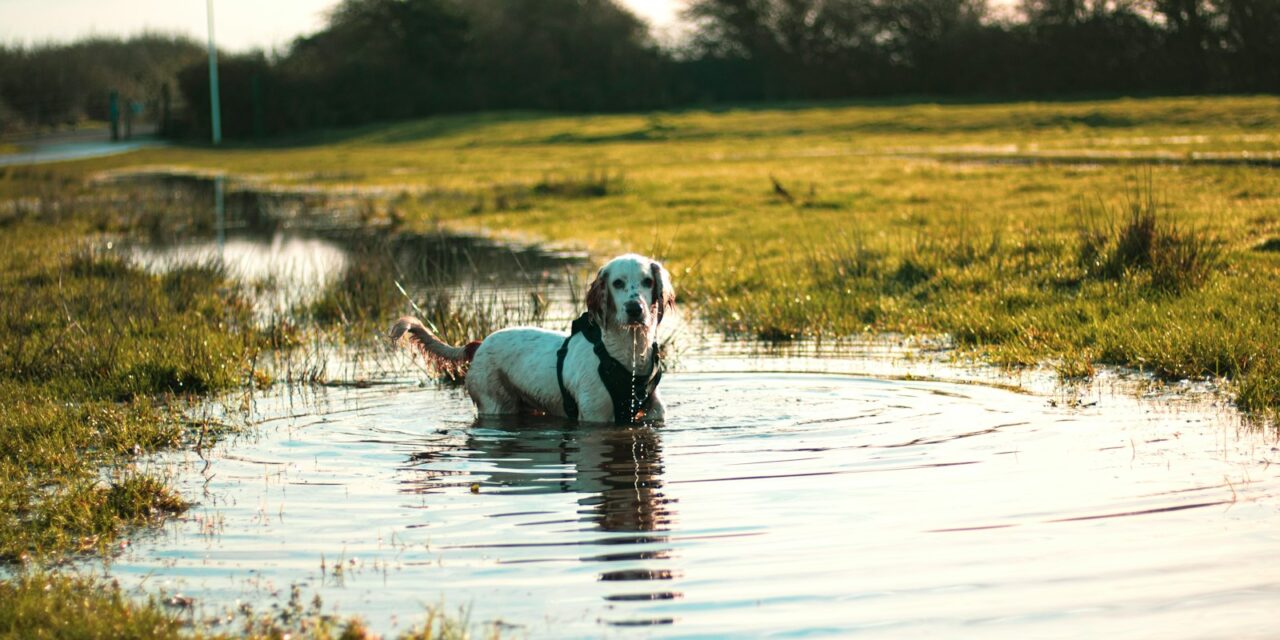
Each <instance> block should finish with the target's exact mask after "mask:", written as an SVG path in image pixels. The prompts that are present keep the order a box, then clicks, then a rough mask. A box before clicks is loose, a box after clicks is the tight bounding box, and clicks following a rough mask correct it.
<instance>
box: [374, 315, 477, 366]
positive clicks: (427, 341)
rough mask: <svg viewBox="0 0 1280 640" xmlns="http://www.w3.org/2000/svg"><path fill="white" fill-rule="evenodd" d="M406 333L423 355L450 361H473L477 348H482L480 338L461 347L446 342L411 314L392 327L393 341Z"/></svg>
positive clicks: (460, 362) (397, 340)
mask: <svg viewBox="0 0 1280 640" xmlns="http://www.w3.org/2000/svg"><path fill="white" fill-rule="evenodd" d="M406 333H407V334H409V340H410V342H412V343H413V344H414V346H416V347H418V349H419V350H420V351H422V354H423V355H425V356H427V357H428V358H435V359H439V360H444V361H446V362H450V363H457V364H462V363H465V362H471V360H472V359H473V358H475V357H476V349H479V348H480V341H479V340H472V341H471V342H468V343H467V344H465V345H463V346H461V347H455V346H453V345H450V344H446V343H445V342H444V341H442V340H441V339H440V338H437V337H436V334H434V333H431V330H430V329H428V328H427V327H426V326H425V325H423V324H422V321H421V320H418V319H417V318H414V317H411V316H405V317H403V318H400V319H399V320H397V321H396V324H395V326H393V327H391V334H390V335H391V341H392V342H393V343H394V342H399V341H400V339H401V338H403V337H404V335H405V334H406Z"/></svg>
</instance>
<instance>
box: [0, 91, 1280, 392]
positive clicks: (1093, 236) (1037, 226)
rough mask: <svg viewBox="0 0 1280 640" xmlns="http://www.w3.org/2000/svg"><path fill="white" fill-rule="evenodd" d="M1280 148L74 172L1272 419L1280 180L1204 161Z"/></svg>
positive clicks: (366, 145) (342, 151)
mask: <svg viewBox="0 0 1280 640" xmlns="http://www.w3.org/2000/svg"><path fill="white" fill-rule="evenodd" d="M1277 149H1280V98H1276V97H1264V96H1258V97H1222V98H1156V99H1140V100H1133V99H1121V100H1106V101H1090V102H1057V103H1009V104H929V103H924V102H907V103H883V104H876V103H852V104H799V105H775V106H769V105H763V106H748V107H741V108H728V109H721V110H716V111H699V110H689V111H682V112H670V113H651V114H623V115H608V116H553V115H543V114H533V113H510V114H480V115H466V116H446V117H440V118H431V119H426V120H420V121H413V122H405V123H395V124H387V125H376V126H367V127H363V128H358V129H351V130H343V131H333V132H326V133H322V134H315V135H312V136H308V137H305V138H298V139H294V140H292V141H290V143H289V144H287V145H281V146H274V147H237V148H229V149H226V150H212V149H208V148H169V149H152V150H145V151H141V152H138V153H135V154H129V155H126V156H120V157H114V158H106V159H101V160H95V161H90V162H82V163H70V164H67V165H63V166H62V167H60V168H59V169H58V171H60V172H62V174H64V175H73V176H83V175H85V174H87V173H91V172H93V171H97V170H102V169H111V168H114V169H118V168H122V167H129V166H141V165H150V166H154V165H162V166H175V165H176V166H186V167H192V168H197V169H206V170H207V169H216V170H225V171H230V172H232V173H239V174H246V175H252V176H254V177H255V178H256V179H258V180H262V181H265V182H266V183H268V184H274V185H276V186H279V187H283V188H295V187H312V186H314V187H320V188H337V189H345V188H348V187H351V186H360V187H364V188H374V189H382V190H383V192H384V193H385V194H387V197H388V199H390V200H392V201H394V202H395V218H396V220H397V221H398V224H401V225H402V227H403V228H406V229H419V230H422V229H430V228H434V227H435V226H436V225H444V226H446V227H451V228H455V229H465V230H483V231H488V232H493V233H497V234H499V235H503V236H507V237H511V238H515V239H530V238H537V239H543V240H550V241H553V242H560V243H571V244H577V245H579V246H585V247H587V248H589V249H590V250H591V251H592V252H593V253H594V254H596V255H597V256H600V257H605V256H607V255H609V254H613V253H618V252H622V251H641V252H647V253H652V254H656V255H659V256H660V257H662V258H664V259H665V260H666V261H667V262H668V266H669V267H670V268H672V271H673V273H674V275H675V277H676V286H677V287H678V288H679V290H680V295H681V298H682V300H684V301H686V302H694V303H696V305H697V309H698V311H699V313H700V314H701V315H702V317H704V318H705V319H707V320H709V321H711V322H712V323H713V324H714V325H715V326H717V327H719V328H720V329H722V330H724V331H727V332H729V333H733V334H740V335H743V336H747V337H763V338H768V339H783V340H785V339H793V338H801V337H814V336H818V337H823V338H832V337H841V336H849V335H853V334H859V333H863V332H903V333H910V334H947V335H950V336H951V337H952V339H953V341H954V343H955V344H956V345H957V346H959V347H961V348H962V349H965V350H967V351H972V352H979V353H981V354H983V355H985V356H986V357H988V358H989V359H990V360H991V361H993V362H996V363H1000V364H1006V365H1025V364H1033V363H1042V362H1062V363H1071V364H1068V365H1064V373H1067V374H1070V375H1071V376H1078V375H1079V374H1081V373H1082V372H1086V373H1087V372H1088V371H1090V370H1092V369H1091V368H1092V367H1093V366H1095V365H1098V364H1118V365H1124V366H1132V367H1136V368H1140V369H1143V370H1147V371H1151V372H1152V373H1154V374H1156V375H1158V376H1161V377H1167V378H1178V377H1186V376H1192V377H1214V376H1225V377H1227V378H1229V379H1230V380H1231V381H1232V384H1233V385H1234V388H1235V391H1236V398H1237V400H1238V402H1239V404H1240V406H1241V407H1243V408H1245V409H1248V410H1261V409H1266V408H1268V407H1277V406H1280V368H1278V366H1277V365H1276V364H1275V363H1276V362H1277V361H1280V347H1278V346H1277V345H1280V329H1277V328H1276V327H1280V316H1278V314H1277V310H1276V307H1275V303H1274V301H1273V299H1272V297H1271V296H1269V295H1267V292H1268V291H1270V290H1271V287H1272V285H1271V284H1270V283H1272V282H1274V281H1275V280H1276V277H1277V274H1278V273H1280V253H1277V252H1275V251H1273V250H1270V247H1271V246H1272V244H1270V243H1273V242H1274V241H1276V239H1277V238H1278V237H1280V215H1278V214H1277V213H1276V211H1277V210H1280V189H1277V188H1276V186H1277V181H1278V180H1277V174H1276V172H1275V170H1274V169H1272V168H1268V167H1265V166H1250V165H1240V164H1235V165H1232V164H1226V165H1218V164H1206V163H1202V162H1200V160H1202V159H1204V158H1227V159H1232V158H1236V159H1238V158H1245V157H1248V158H1254V159H1257V158H1267V157H1274V155H1275V154H1276V152H1277ZM1269 154H1270V155H1269ZM1010 158H1018V159H1019V160H1020V162H1018V163H1009V162H1007V160H1009V159H1010ZM1063 158H1068V159H1072V158H1074V160H1070V161H1068V162H1063V161H1061V160H1062V159H1063ZM1148 159H1150V160H1158V161H1159V162H1158V163H1150V162H1147V160H1148ZM1103 160H1105V162H1103ZM623 175H625V178H626V179H625V185H623V184H622V182H621V180H619V179H614V178H612V177H613V176H619V177H620V176H623ZM333 176H341V179H340V180H337V181H335V180H333V179H332V177H333ZM551 184H556V185H560V184H563V185H567V186H556V187H549V186H548V185H551ZM4 188H5V187H4V184H3V181H0V192H2V191H3V190H4ZM584 195H585V196H586V197H584ZM1144 225H1145V226H1144ZM1124 234H1128V235H1124Z"/></svg>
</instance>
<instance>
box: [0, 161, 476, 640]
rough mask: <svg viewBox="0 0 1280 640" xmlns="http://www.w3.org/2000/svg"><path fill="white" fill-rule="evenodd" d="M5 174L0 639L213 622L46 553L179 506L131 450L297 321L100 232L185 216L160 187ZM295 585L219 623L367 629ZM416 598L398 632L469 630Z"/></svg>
mask: <svg viewBox="0 0 1280 640" xmlns="http://www.w3.org/2000/svg"><path fill="white" fill-rule="evenodd" d="M15 174H16V175H17V176H18V177H16V178H15V177H14V174H10V175H9V178H10V179H11V180H14V181H15V182H16V184H11V185H10V187H11V188H13V189H15V190H21V191H24V192H25V193H28V194H31V196H32V197H34V198H36V200H35V201H33V202H31V203H28V204H29V205H30V206H23V207H21V208H17V209H11V210H9V211H7V212H6V213H5V214H0V292H3V295H4V297H5V300H6V304H4V305H0V564H3V565H5V570H6V571H9V572H11V573H10V574H9V575H8V577H7V578H6V579H5V580H2V581H0V637H14V638H33V637H34V638H41V637H48V638H58V637H86V638H176V637H229V636H227V635H224V634H223V633H221V632H219V633H214V630H215V628H214V627H208V626H206V625H204V624H196V625H195V626H194V627H192V626H191V623H190V620H189V615H188V613H187V612H186V611H185V610H184V609H182V607H174V606H170V605H166V604H162V603H160V602H158V601H157V600H155V599H154V598H153V599H144V598H140V597H138V596H131V595H128V594H125V593H124V592H122V591H121V590H120V589H119V587H117V586H115V585H113V584H110V583H104V582H102V581H101V580H97V579H93V578H87V577H80V576H77V575H76V574H74V573H70V574H68V573H65V572H62V571H59V570H58V567H59V566H60V564H61V562H62V560H64V559H65V558H67V557H68V556H69V555H77V554H97V555H104V556H110V555H112V554H113V553H114V552H115V551H116V550H117V549H118V548H119V547H120V546H122V545H125V544H127V538H128V536H129V535H130V534H131V532H132V531H133V530H134V529H136V528H138V527H144V526H149V525H154V524H156V523H159V522H161V521H162V520H163V519H164V518H166V517H169V516H172V515H174V514H179V513H181V512H183V511H185V510H186V509H187V507H188V504H187V502H186V501H185V500H184V498H183V497H182V496H181V495H179V494H177V493H176V492H175V491H174V490H173V489H172V488H171V487H170V486H169V484H168V481H167V479H166V478H163V477H159V476H156V475H154V474H153V473H151V472H146V471H140V470H138V469H137V468H136V467H135V465H133V462H134V461H135V460H136V459H137V458H139V457H140V456H144V455H147V454H149V453H152V452H156V451H159V450H162V449H169V448H174V447H180V446H190V445H191V444H193V443H194V442H196V441H198V439H199V438H203V437H204V435H205V430H206V429H207V428H209V426H210V425H199V424H190V423H188V422H186V421H185V420H184V419H183V418H182V416H181V414H180V412H181V410H182V408H183V407H184V406H185V404H186V401H187V399H188V398H192V399H194V398H199V397H203V396H207V395H209V394H214V393H218V392H226V391H234V390H240V389H245V390H247V389H250V388H251V387H252V386H253V385H255V384H259V383H261V382H262V380H263V379H264V378H265V377H267V374H266V373H264V372H263V371H261V370H259V369H256V368H255V366H254V364H255V363H256V362H258V360H259V357H260V356H261V355H262V354H263V353H264V352H265V351H266V350H268V349H271V348H273V347H280V348H284V347H287V346H288V345H290V344H295V343H296V336H295V335H293V334H292V333H291V332H289V331H284V330H282V329H280V328H279V327H267V328H260V327H258V326H256V325H255V323H254V319H253V314H252V311H251V308H250V305H249V304H248V302H247V301H246V297H245V294H243V293H242V292H241V291H240V290H239V289H238V288H237V287H236V286H234V285H233V284H232V283H231V282H230V281H229V279H228V278H227V277H226V276H225V274H223V273H222V271H221V270H219V269H217V268H214V267H199V266H197V267H189V268H180V269H176V270H173V271H169V272H168V273H166V274H164V275H152V274H148V273H144V272H142V271H140V270H138V269H137V268H135V267H133V266H131V265H129V264H128V263H127V262H126V261H125V260H124V259H123V258H121V257H120V255H119V254H118V253H117V252H114V251H110V250H108V249H107V248H106V247H107V246H108V245H109V243H110V242H112V241H113V239H118V238H120V237H121V236H137V235H140V234H146V233H150V232H152V231H156V230H157V228H159V227H164V226H165V225H175V224H176V225H181V224H186V220H184V219H183V217H182V216H179V215H177V212H176V211H175V210H174V209H172V208H171V207H170V205H171V204H172V203H169V202H161V203H159V204H157V203H156V202H155V201H153V200H147V199H143V198H138V197H135V196H136V195H137V194H136V193H131V192H129V191H127V190H125V191H118V190H114V189H108V190H82V189H81V188H80V186H79V183H78V182H76V181H67V180H65V179H64V178H63V177H62V176H60V175H58V173H57V171H56V170H55V171H53V172H48V171H45V170H38V171H31V170H19V171H16V172H15ZM122 201H123V202H126V203H128V205H129V206H126V207H120V206H119V203H120V202H122ZM157 207H158V209H157ZM356 277H357V276H351V278H356ZM348 283H349V282H348ZM356 293H357V295H363V292H356ZM333 295H335V294H333V293H331V294H330V296H333ZM293 320H296V321H299V322H303V321H305V318H304V317H303V316H302V315H300V316H299V317H298V318H294V319H293ZM282 336H283V337H282ZM285 338H288V339H285ZM218 428H220V427H218ZM298 595H299V594H297V593H295V594H294V598H292V599H291V600H290V603H289V605H288V606H286V607H285V608H284V609H283V610H282V611H283V612H284V613H281V612H280V611H277V610H275V609H272V610H271V611H270V612H266V611H264V612H260V613H245V612H240V613H238V614H237V617H236V619H235V621H234V625H235V626H237V627H238V628H236V629H234V630H232V631H230V632H229V633H230V634H231V635H234V636H237V637H240V636H243V637H251V638H279V637H286V636H289V635H295V636H296V635H301V636H303V637H309V638H366V637H371V636H370V634H369V632H368V630H367V629H366V628H365V627H364V626H363V624H362V623H361V622H360V620H359V619H357V618H334V617H333V616H330V615H328V614H327V613H326V612H325V611H324V609H323V608H322V607H321V606H320V605H319V603H318V602H317V603H315V604H314V605H313V606H311V607H303V606H302V605H301V604H300V603H299V602H297V600H298V597H297V596H298ZM285 614H287V615H285ZM425 614H426V619H425V622H424V623H423V624H422V625H420V626H419V627H418V628H416V629H415V630H413V631H411V632H406V633H405V634H403V636H402V637H406V638H459V637H465V636H466V634H467V633H468V632H469V629H468V626H467V625H466V624H464V623H462V622H459V620H458V619H457V618H454V617H449V616H442V615H439V614H438V613H437V612H434V611H432V610H426V611H425ZM221 628H223V629H229V628H230V627H227V626H223V627H221Z"/></svg>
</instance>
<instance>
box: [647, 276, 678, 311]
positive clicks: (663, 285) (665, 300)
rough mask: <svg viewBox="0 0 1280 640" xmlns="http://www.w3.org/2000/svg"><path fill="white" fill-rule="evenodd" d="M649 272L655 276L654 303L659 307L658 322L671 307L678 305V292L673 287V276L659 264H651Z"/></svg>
mask: <svg viewBox="0 0 1280 640" xmlns="http://www.w3.org/2000/svg"><path fill="white" fill-rule="evenodd" d="M649 272H650V274H651V275H652V276H653V303H654V304H655V305H657V306H658V322H659V323H661V322H662V316H663V315H664V314H665V313H666V312H667V309H668V308H669V307H674V306H675V304H676V290H675V287H672V286H671V274H669V273H667V270H666V269H665V268H663V266H662V265H661V264H660V263H658V262H652V263H650V264H649Z"/></svg>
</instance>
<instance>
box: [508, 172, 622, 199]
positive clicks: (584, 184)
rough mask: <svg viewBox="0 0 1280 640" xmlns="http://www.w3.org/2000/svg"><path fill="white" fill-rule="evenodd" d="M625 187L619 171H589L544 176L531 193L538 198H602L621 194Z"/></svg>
mask: <svg viewBox="0 0 1280 640" xmlns="http://www.w3.org/2000/svg"><path fill="white" fill-rule="evenodd" d="M624 186H625V181H624V176H623V174H622V172H621V171H619V172H617V173H612V172H610V171H609V170H608V169H589V170H587V171H585V172H583V173H577V174H575V173H561V174H550V173H549V174H546V175H544V176H543V177H542V180H540V181H538V183H537V184H535V185H533V188H532V189H531V191H533V193H534V194H535V195H539V196H552V197H557V198H603V197H605V196H608V195H614V194H617V193H621V192H622V190H623V187H624Z"/></svg>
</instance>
